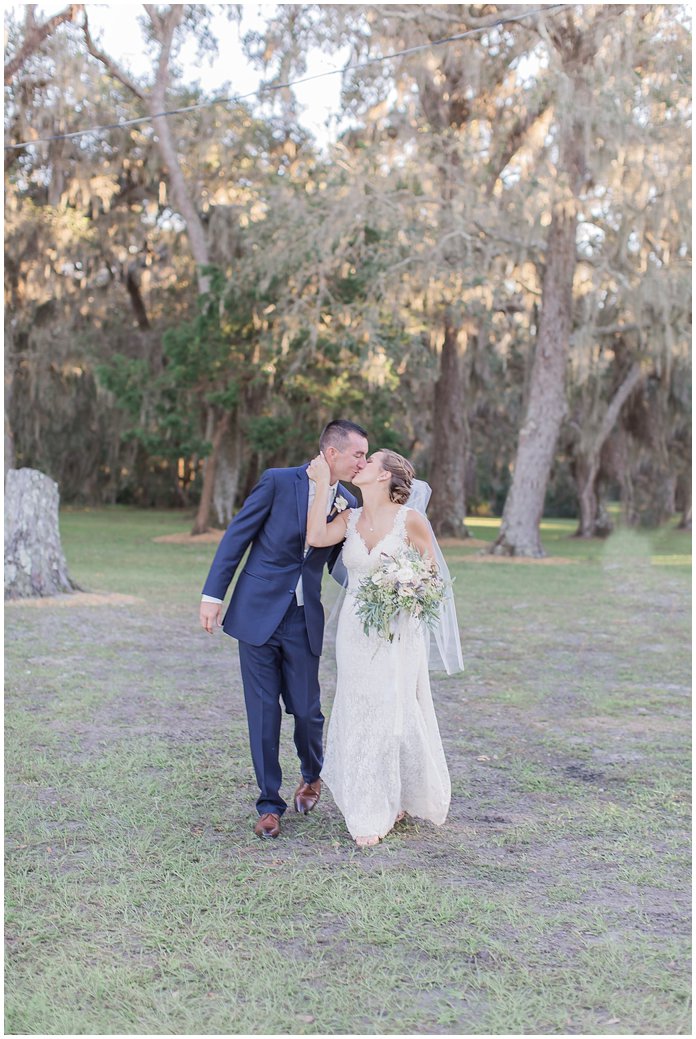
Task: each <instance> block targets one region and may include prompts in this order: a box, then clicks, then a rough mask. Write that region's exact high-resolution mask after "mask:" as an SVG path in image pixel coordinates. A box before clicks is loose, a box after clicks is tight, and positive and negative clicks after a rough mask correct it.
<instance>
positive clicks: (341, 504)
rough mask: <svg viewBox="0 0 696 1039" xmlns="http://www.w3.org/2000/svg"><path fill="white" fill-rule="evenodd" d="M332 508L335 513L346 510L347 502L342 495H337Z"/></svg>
mask: <svg viewBox="0 0 696 1039" xmlns="http://www.w3.org/2000/svg"><path fill="white" fill-rule="evenodd" d="M333 507H334V509H335V510H336V512H343V510H344V509H347V508H348V502H347V501H346V499H345V498H344V497H343V495H342V494H338V495H336V497H335V498H334V503H333Z"/></svg>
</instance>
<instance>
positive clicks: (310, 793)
mask: <svg viewBox="0 0 696 1039" xmlns="http://www.w3.org/2000/svg"><path fill="white" fill-rule="evenodd" d="M319 449H320V451H322V452H323V454H324V457H325V459H326V461H327V462H328V463H329V470H330V474H331V475H330V479H331V487H330V488H329V496H328V498H327V502H326V512H327V514H328V518H329V522H331V520H332V519H333V518H334V517H335V516H337V515H338V513H339V512H341V511H342V510H343V509H345V508H355V507H356V506H357V501H356V499H355V498H354V497H353V495H352V494H350V493H349V492H348V491H347V490H346V489H345V487H342V486H341V484H340V483H339V480H347V481H350V480H352V479H353V477H354V476H355V475H356V473H359V472H360V471H361V470H362V469H364V467H365V462H366V456H367V433H366V432H365V430H364V429H362V427H361V426H357V425H356V424H355V423H354V422H348V421H347V420H345V419H337V420H336V421H334V422H329V424H328V426H326V428H325V429H324V431H323V433H322V434H321V438H320V440H319ZM314 493H315V484H314V483H313V482H312V481H310V479H309V477H308V476H307V466H306V465H301V466H298V467H294V468H290V469H267V470H266V471H265V472H264V473H263V474H262V476H261V479H260V480H259V482H258V483H257V485H256V486H255V487H254V489H253V490H252V492H251V494H250V495H249V497H248V498H247V499H246V501H245V502H244V504H243V505H242V507H241V509H240V510H239V512H238V513H237V515H236V516H235V517H234V519H233V520H232V522H231V523H230V525H229V527H228V528H227V530H226V532H225V534H224V537H223V539H222V541H221V542H220V545H219V547H218V550H217V552H216V553H215V558H214V559H213V564H212V566H211V568H210V573H209V574H208V578H207V580H206V582H205V586H204V588H203V601H202V602H201V613H200V619H201V624H202V626H203V627H204V628H205V630H206V631H207V632H210V633H212V631H213V629H214V627H215V626H216V625H220V624H221V623H222V626H223V630H224V631H226V632H227V634H228V635H232V636H233V638H236V639H237V640H238V642H239V660H240V663H241V668H242V681H243V683H244V701H245V704H246V712H247V721H248V723H249V742H250V744H251V758H252V761H253V764H254V770H255V772H256V781H257V783H258V785H259V790H260V793H259V797H258V800H257V802H256V809H257V811H258V814H259V818H258V821H257V823H256V825H255V827H254V833H255V834H256V835H257V836H258V837H263V838H268V837H277V836H278V834H279V833H280V817H281V815H282V814H283V812H284V811H285V809H286V808H287V804H286V803H285V801H284V800H283V798H282V797H281V796H280V784H281V781H282V772H281V768H280V762H279V759H278V753H279V746H280V721H281V708H280V699H281V697H282V699H283V703H284V705H285V710H286V711H287V713H288V714H292V715H293V716H294V718H295V746H296V747H297V754H298V757H299V759H300V767H301V772H302V781H301V782H300V785H299V786H298V788H297V790H296V791H295V795H294V799H295V811H297V812H302V813H303V814H304V815H306V814H307V813H308V812H310V811H311V810H312V808H314V806H315V805H316V803H317V801H318V800H319V795H320V792H321V780H320V778H319V773H320V771H321V766H322V763H323V751H322V731H323V727H324V716H323V715H322V713H321V704H320V702H319V656H320V654H321V647H322V639H323V635H324V608H323V606H322V604H321V579H322V573H323V570H324V564H327V565H328V567H329V569H330V570H331V569H332V568H333V566H334V564H335V562H336V560H337V558H338V556H339V554H340V551H341V547H342V546H341V544H338V545H333V546H331V547H330V548H309V547H308V546H307V543H306V537H305V535H306V529H307V514H308V511H309V508H310V507H311V504H312V502H313V500H314ZM250 545H251V550H250V552H249V556H248V558H247V560H246V564H245V566H244V568H243V569H242V571H241V573H240V575H239V578H238V580H237V584H236V586H235V589H234V592H233V593H232V599H231V600H230V605H229V608H228V610H227V613H226V614H225V618H224V621H222V620H221V618H222V601H223V599H224V598H225V593H226V592H227V588H228V586H229V584H230V582H231V580H232V578H233V577H234V574H235V571H236V570H237V569H238V567H239V565H240V563H241V561H242V557H243V556H244V553H245V552H246V550H247V548H249V546H250Z"/></svg>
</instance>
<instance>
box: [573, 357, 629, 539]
mask: <svg viewBox="0 0 696 1039" xmlns="http://www.w3.org/2000/svg"><path fill="white" fill-rule="evenodd" d="M642 380H643V372H642V371H641V368H640V365H639V364H638V362H637V361H636V362H635V364H633V365H632V367H631V370H630V371H629V373H628V375H627V376H626V377H625V379H623V381H622V382H621V385H620V386H619V388H618V389H617V391H616V393H615V394H614V396H613V397H612V399H611V401H610V403H609V406H608V407H607V410H606V412H605V415H604V418H603V419H602V423H601V425H600V428H599V431H598V432H597V434H596V436H594V437H593V438H592V440H591V442H590V443H589V444H588V445H587V446H586V447H584V448H583V446H582V444H581V446H580V447H579V448H578V451H577V456H576V460H575V481H576V484H577V488H578V501H579V504H580V523H579V525H578V529H577V531H576V532H575V536H576V537H580V538H592V537H606V535H607V534H609V533H611V523H610V522H609V524H608V525H607V521H608V515H607V513H606V511H605V510H604V509H603V508H602V506H601V502H600V500H599V495H598V493H597V477H598V476H599V470H600V456H601V453H602V448H603V447H604V445H605V444H606V442H607V440H608V439H609V437H610V435H611V432H612V430H613V429H614V427H615V426H616V423H617V421H618V418H619V415H620V413H621V409H622V407H623V406H624V404H625V403H626V401H627V400H628V398H629V397H630V396H631V394H632V393H633V391H634V390H635V389H636V387H637V386H638V385H639V383H641V382H642Z"/></svg>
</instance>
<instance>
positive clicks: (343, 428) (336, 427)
mask: <svg viewBox="0 0 696 1039" xmlns="http://www.w3.org/2000/svg"><path fill="white" fill-rule="evenodd" d="M351 433H357V434H358V436H360V437H365V439H366V440H367V431H366V430H364V429H363V428H362V426H358V425H357V423H355V422H349V421H348V419H345V418H337V419H334V420H333V421H332V422H329V424H328V425H327V426H324V429H323V430H322V434H321V436H320V437H319V450H320V451H325V450H326V448H327V447H335V448H336V450H337V451H342V450H343V448H344V447H345V446H346V440H347V439H348V437H349V436H350V434H351Z"/></svg>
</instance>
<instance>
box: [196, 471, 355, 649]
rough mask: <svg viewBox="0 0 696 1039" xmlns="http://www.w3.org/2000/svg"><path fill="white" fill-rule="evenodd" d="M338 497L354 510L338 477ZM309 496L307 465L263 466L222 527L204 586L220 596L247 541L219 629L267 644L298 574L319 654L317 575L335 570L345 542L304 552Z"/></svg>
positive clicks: (321, 613)
mask: <svg viewBox="0 0 696 1039" xmlns="http://www.w3.org/2000/svg"><path fill="white" fill-rule="evenodd" d="M336 495H337V496H338V495H342V496H343V497H344V498H345V499H346V501H347V502H348V505H349V507H350V508H356V506H357V504H358V503H357V500H356V499H355V497H354V496H353V495H352V494H350V492H349V491H347V490H346V489H345V487H343V486H341V484H340V483H339V485H338V487H337V488H336ZM308 501H309V477H308V476H307V466H306V465H301V466H298V467H296V468H291V469H267V470H266V471H265V472H264V473H263V474H262V476H261V479H260V480H259V482H258V483H257V484H256V486H255V487H254V489H253V491H252V492H251V494H250V495H249V497H248V498H247V499H246V501H245V502H244V504H243V505H242V507H241V509H240V510H239V512H238V513H237V515H236V516H235V517H234V519H233V520H232V522H231V523H230V525H229V527H228V528H227V530H226V531H225V534H224V536H223V538H222V541H221V542H220V545H219V546H218V550H217V552H216V553H215V558H214V559H213V563H212V566H211V567H210V573H209V574H208V578H207V580H206V582H205V586H204V588H203V594H204V595H213V596H215V597H216V598H217V599H224V598H225V593H226V592H227V589H228V587H229V585H230V582H231V580H232V578H233V577H234V574H235V572H236V570H237V568H238V567H239V564H240V563H241V561H242V557H243V556H244V553H245V552H246V550H247V548H248V547H249V545H251V551H250V552H249V557H248V559H247V561H246V563H245V565H244V568H243V570H242V572H241V574H240V575H239V578H238V580H237V584H236V586H235V589H234V592H233V593H232V599H231V601H230V605H229V608H228V610H227V613H226V614H225V617H224V620H223V624H222V626H223V630H224V631H226V632H227V634H228V635H232V636H233V637H234V638H236V639H239V640H240V641H242V642H249V643H251V645H253V646H261V645H263V643H264V642H267V641H268V639H269V638H270V637H271V635H272V634H273V632H274V631H275V629H276V628H277V627H278V625H279V624H280V622H281V620H282V619H283V617H284V615H285V612H286V610H287V608H288V606H289V605H290V602H291V600H292V598H293V596H294V594H295V588H296V587H297V582H298V580H299V579H300V576H302V588H303V592H304V610H305V622H306V624H307V634H308V636H309V645H310V648H311V650H312V653H313V654H314V655H315V656H319V655H320V654H321V647H322V640H323V637H324V607H323V606H322V604H321V579H322V573H323V570H324V565H325V564H328V566H329V569H330V570H331V569H332V568H333V565H334V563H335V562H336V560H337V558H338V556H339V554H340V551H341V547H342V545H341V544H340V543H339V544H338V545H331V546H329V547H328V548H310V549H309V551H308V552H307V554H306V555H305V552H304V546H305V538H306V532H307V503H308ZM332 518H335V517H332ZM329 522H331V520H329Z"/></svg>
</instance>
